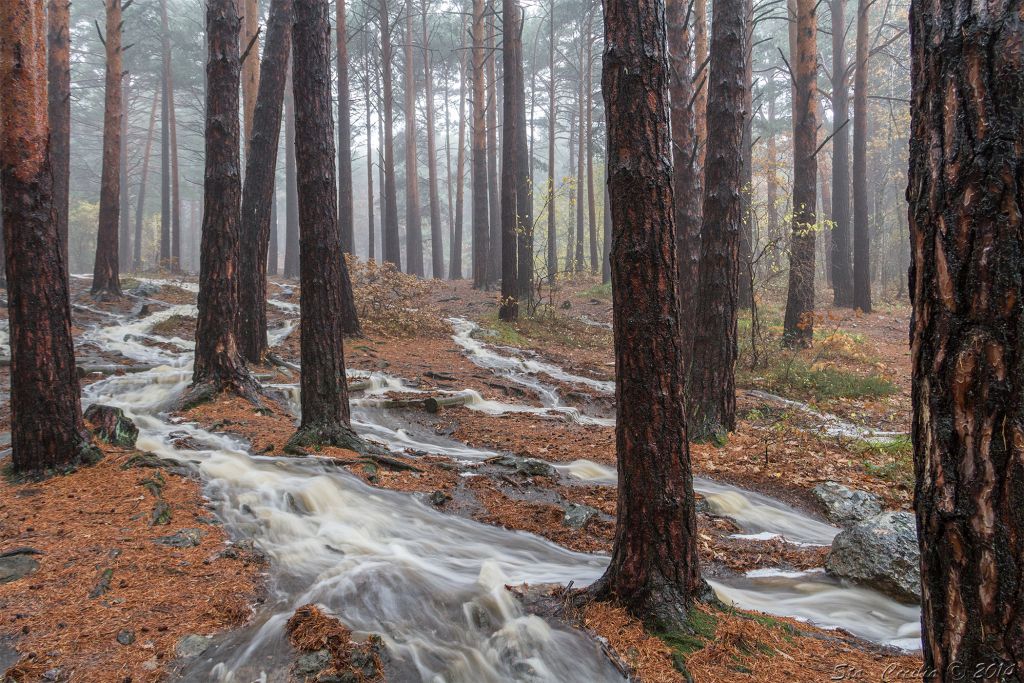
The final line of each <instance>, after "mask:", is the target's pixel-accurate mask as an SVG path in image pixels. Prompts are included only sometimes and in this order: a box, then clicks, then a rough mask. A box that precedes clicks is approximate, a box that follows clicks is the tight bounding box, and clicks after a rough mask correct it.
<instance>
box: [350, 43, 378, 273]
mask: <svg viewBox="0 0 1024 683" xmlns="http://www.w3.org/2000/svg"><path fill="white" fill-rule="evenodd" d="M368 34H369V30H364V31H363V52H364V53H365V54H366V73H365V74H364V77H363V94H364V95H365V96H366V214H367V221H366V222H367V225H366V237H367V256H368V257H369V259H370V260H371V261H372V260H373V259H374V257H376V251H377V250H376V246H377V245H376V243H375V242H376V239H375V234H374V233H375V232H376V226H375V225H374V215H373V119H372V117H371V107H370V56H369V55H370V45H369V39H368V38H367V35H368ZM353 229H354V228H353Z"/></svg>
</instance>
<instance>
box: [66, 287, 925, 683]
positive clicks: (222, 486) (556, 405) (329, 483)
mask: <svg viewBox="0 0 1024 683" xmlns="http://www.w3.org/2000/svg"><path fill="white" fill-rule="evenodd" d="M192 310H194V309H192ZM172 311H173V312H172ZM174 312H177V313H185V311H182V310H179V307H173V308H170V309H167V310H164V311H160V312H158V313H154V314H152V315H150V316H148V317H146V318H144V319H143V320H138V321H127V320H126V321H123V322H121V323H118V324H115V325H110V326H107V327H97V328H95V329H93V330H91V331H90V332H88V333H86V339H87V340H88V341H93V342H96V343H99V344H101V345H104V346H106V347H107V348H112V349H116V350H117V351H119V352H120V353H121V354H123V355H124V356H126V357H127V358H130V359H132V360H133V361H136V362H140V363H148V364H155V365H158V366H160V367H157V368H156V369H154V370H150V371H148V372H143V373H138V374H133V375H127V376H114V377H109V378H107V379H104V380H102V381H100V382H97V383H95V384H92V385H90V386H88V387H87V388H86V390H85V402H86V403H87V404H90V403H104V404H108V405H114V406H117V407H120V408H122V409H124V410H125V412H126V413H127V414H128V415H129V416H130V417H131V418H132V419H133V420H134V421H135V422H136V424H137V425H138V427H139V430H140V437H139V442H138V448H139V449H141V450H146V451H151V452H153V453H156V454H157V455H159V456H161V457H164V458H170V459H174V460H178V461H181V462H187V463H189V464H191V465H192V466H194V467H195V468H196V469H197V470H198V472H199V474H200V475H201V476H202V479H203V481H204V483H205V487H206V489H205V490H206V493H207V495H208V496H209V498H210V499H211V500H212V502H213V503H214V505H215V507H216V510H217V514H218V516H219V518H220V519H221V520H222V521H223V523H224V524H225V527H226V529H227V530H228V532H229V534H231V535H232V536H233V537H236V538H241V537H245V538H249V539H252V540H253V541H254V543H255V545H256V547H258V548H259V549H260V550H262V551H263V552H264V553H266V554H267V556H268V557H269V559H270V574H271V578H270V595H269V598H268V601H267V603H266V604H265V605H264V606H262V607H261V608H260V609H259V612H258V614H257V615H256V617H255V618H254V620H253V622H252V624H251V625H249V626H246V627H244V628H242V629H239V630H237V631H234V632H231V633H228V634H226V635H224V636H221V637H219V638H217V639H215V641H214V643H215V644H214V645H213V646H212V647H211V648H210V649H209V650H208V651H207V652H206V653H204V654H203V655H202V656H201V657H200V658H199V659H198V660H197V661H196V662H194V663H193V664H192V665H190V666H189V667H188V668H187V669H186V670H185V671H184V672H183V673H182V674H181V677H180V678H181V680H187V681H209V680H215V681H230V682H237V683H241V682H245V683H248V682H249V681H280V680H284V679H285V673H286V669H287V667H288V666H289V665H290V663H291V661H292V659H291V657H292V655H291V650H290V647H289V646H288V645H287V643H286V640H285V637H284V629H283V626H284V622H285V621H286V619H287V618H288V616H290V615H291V613H292V612H293V611H294V610H295V608H296V607H298V606H300V605H303V604H306V603H308V602H315V603H320V604H323V605H324V606H326V607H327V608H328V609H329V610H330V611H332V612H334V613H336V614H338V615H339V617H340V618H341V619H342V620H343V621H344V622H345V623H346V624H347V625H348V626H350V627H351V628H352V629H353V630H355V631H356V632H357V633H358V632H362V633H379V634H381V635H382V637H383V638H384V641H385V643H386V645H387V649H388V652H389V654H390V656H391V660H392V661H391V664H390V671H391V672H392V674H393V680H397V681H414V680H421V681H431V682H441V681H445V682H452V683H454V682H457V681H458V682H466V683H483V682H490V681H495V682H497V681H551V682H556V681H557V682H563V681H586V682H588V683H589V682H591V681H616V680H622V677H621V675H620V674H619V673H618V671H617V670H616V669H615V668H614V667H613V666H612V665H611V663H610V662H609V661H608V659H607V658H606V657H605V656H604V655H603V654H602V653H601V651H600V649H599V646H598V645H597V644H596V643H595V642H594V641H593V640H591V639H590V638H588V637H587V636H585V635H584V634H582V633H580V632H578V631H574V630H571V629H567V628H564V627H562V626H560V625H558V624H554V623H551V622H548V621H545V620H544V619H541V618H540V617H537V616H533V615H529V614H526V613H525V612H524V611H523V610H522V609H521V607H520V606H519V604H518V602H517V601H516V600H515V599H514V598H513V597H512V596H511V595H510V594H509V593H508V591H506V590H505V588H504V586H505V584H519V583H531V584H536V583H551V582H558V583H563V584H565V583H568V582H570V581H572V582H574V583H575V585H576V586H583V585H586V584H588V583H590V582H592V581H593V580H595V579H596V578H597V577H599V576H600V575H601V573H602V571H603V569H604V566H605V564H606V563H607V558H606V557H605V556H601V555H589V554H583V553H576V552H571V551H569V550H566V549H564V548H562V547H559V546H557V545H555V544H553V543H550V542H548V541H546V540H544V539H541V538H539V537H536V536H533V535H530V534H526V533H520V532H514V531H508V530H505V529H501V528H497V527H492V526H488V525H485V524H481V523H477V522H474V521H470V520H466V519H462V518H459V517H455V516H452V515H446V514H443V513H441V512H438V511H437V510H435V509H433V508H432V507H430V506H429V505H426V504H424V503H423V502H422V501H421V500H420V499H419V498H418V497H416V496H413V495H408V494H403V493H396V492H390V491H384V490H380V489H375V488H372V487H369V486H367V485H365V484H363V483H362V482H361V481H359V480H358V479H357V478H356V477H354V476H352V475H350V474H348V473H347V472H345V471H343V470H340V469H338V468H336V467H334V466H330V465H325V464H324V463H322V462H319V461H317V460H316V459H314V458H278V457H269V456H254V455H252V454H250V453H249V452H247V450H246V446H245V444H242V443H240V442H239V440H237V439H234V438H232V437H229V436H226V435H222V434H215V433H210V432H207V431H205V430H203V429H200V428H198V427H197V426H195V425H190V424H186V423H178V422H176V421H174V420H171V419H170V418H169V417H168V416H167V414H166V411H167V410H168V409H169V407H170V406H171V405H172V404H173V402H174V400H175V399H176V398H177V397H178V396H179V395H180V393H181V392H182V391H183V390H184V388H185V387H186V386H187V384H188V382H189V379H190V376H191V369H190V365H191V354H190V353H189V351H188V350H187V349H188V348H189V345H188V344H187V343H184V344H182V343H178V342H181V341H183V340H175V343H177V344H178V345H179V346H181V347H182V352H181V353H177V354H176V353H172V352H168V351H165V350H163V349H160V348H154V347H149V346H146V345H144V344H142V343H139V342H138V341H136V340H137V339H140V338H146V337H147V336H148V338H150V339H157V340H159V341H170V340H167V339H165V338H159V337H156V336H155V335H152V332H151V330H152V326H153V325H154V324H155V323H156V322H158V321H160V320H163V319H166V318H167V317H169V316H170V315H173V314H174ZM285 330H287V331H290V327H287V326H286V327H285V328H281V331H282V332H284V334H286V333H287V332H285ZM456 331H457V333H456V341H458V342H459V343H460V345H463V348H464V349H467V351H469V348H468V347H473V348H474V349H475V350H474V352H472V353H470V357H471V358H473V360H474V362H477V363H478V364H479V365H481V366H482V367H487V368H488V369H491V370H494V371H496V372H499V373H500V374H502V375H503V376H505V377H507V378H509V379H511V380H513V381H516V382H518V383H520V384H522V385H524V386H527V387H529V388H531V389H533V390H534V391H536V392H537V393H538V395H539V396H541V398H542V402H543V403H544V405H543V406H542V407H541V408H538V409H537V410H542V411H550V412H552V413H558V414H562V415H565V416H567V417H568V418H569V419H574V420H577V421H579V422H582V423H584V424H587V422H588V419H590V420H594V421H595V422H594V423H597V424H600V423H598V422H597V421H596V420H597V419H596V418H588V417H587V416H585V415H583V414H582V413H581V412H579V411H578V410H577V409H575V408H570V407H568V406H565V405H564V404H562V403H561V401H560V399H559V397H558V394H557V391H556V390H555V389H554V388H553V387H551V386H549V385H547V384H544V383H543V382H542V381H540V380H539V379H538V378H537V375H538V374H544V375H548V376H550V377H552V378H554V379H557V380H559V381H562V382H569V383H577V384H582V385H585V386H587V387H589V388H591V389H594V390H598V391H602V392H605V391H609V390H610V389H611V387H610V383H608V382H599V381H597V380H592V379H589V378H580V377H577V376H575V375H571V374H570V373H567V372H565V371H564V370H562V369H560V368H557V367H556V366H553V365H550V364H548V363H543V362H540V361H536V360H533V359H522V358H518V357H515V356H513V355H509V356H502V355H501V354H498V353H496V352H495V351H493V350H491V349H489V348H488V347H486V346H484V345H483V344H480V343H479V342H477V340H475V339H474V338H472V336H471V334H470V333H471V330H470V331H469V332H466V333H465V334H463V333H462V330H461V329H459V327H458V326H457V327H456ZM133 335H135V336H133ZM126 337H127V338H126ZM281 338H283V335H282V337H281ZM492 365H494V366H495V367H491V366H492ZM373 379H374V380H375V382H376V386H375V388H374V389H371V391H370V392H369V393H370V394H371V395H372V394H373V393H383V392H385V391H387V390H388V389H395V388H401V390H402V391H408V390H409V388H408V387H406V386H404V385H402V384H401V382H400V380H397V379H396V378H386V377H384V376H381V375H378V374H377V373H374V375H373ZM396 383H397V384H396ZM282 388H285V389H288V390H289V391H291V392H292V394H293V397H294V393H295V390H294V388H290V387H288V386H287V385H283V386H282ZM485 404H486V402H485ZM505 405H506V404H497V405H490V406H486V409H488V410H496V411H497V410H503V409H504V408H503V406H505ZM508 405H513V404H508ZM470 407H474V406H472V405H471V406H470ZM475 407H476V408H477V409H484V407H483V406H481V405H477V406H475ZM530 410H531V411H532V410H534V409H532V408H531V409H530ZM353 424H354V426H355V427H356V429H357V431H359V432H360V433H361V434H362V435H364V436H366V437H368V438H370V439H373V440H377V441H379V442H383V443H385V444H386V445H387V446H388V447H390V448H392V449H394V450H396V451H401V450H405V449H409V450H412V451H423V452H427V453H434V454H440V455H445V456H448V457H450V458H452V459H453V460H456V461H462V462H472V461H479V460H483V459H486V458H488V457H492V456H493V455H495V453H494V452H491V451H487V450H482V449H475V448H471V447H469V446H466V445H465V444H460V443H457V442H455V441H452V440H450V439H447V438H444V437H440V436H437V435H435V434H433V433H432V432H430V431H429V430H427V429H424V428H420V427H417V426H416V425H415V424H413V423H411V422H407V421H405V420H403V418H402V414H401V413H400V412H396V411H385V410H381V409H379V408H375V407H373V405H372V402H365V401H359V400H355V401H353ZM182 432H185V433H187V434H188V435H189V436H190V437H191V440H192V441H194V442H198V443H199V444H201V445H202V448H201V449H200V450H180V449H178V448H176V447H175V446H174V445H173V443H172V442H173V441H174V440H175V439H176V437H177V436H181V433H182ZM172 433H176V435H175V436H173V437H172ZM557 467H558V468H559V469H560V470H561V471H562V472H564V473H565V474H567V475H570V476H574V477H576V478H579V479H582V480H589V481H592V482H597V483H613V482H614V477H615V473H614V471H612V470H609V469H608V468H605V467H603V466H601V465H599V464H597V463H594V462H590V461H577V462H576V463H572V464H569V465H558V466H557ZM697 488H698V490H699V491H701V492H702V493H703V494H704V495H705V496H706V497H707V498H708V500H709V502H710V504H711V505H712V508H713V510H715V511H716V512H718V513H719V514H723V515H725V516H729V517H731V518H733V519H734V520H735V521H736V522H737V524H738V525H739V526H740V527H741V528H743V529H744V531H745V532H747V533H762V532H767V533H772V534H782V535H783V536H785V537H786V538H787V539H788V540H791V541H794V542H800V543H818V544H827V543H829V542H830V541H831V537H832V535H834V533H835V531H836V530H835V529H834V528H832V527H830V526H828V525H825V524H823V523H821V522H818V521H816V520H813V519H810V518H808V517H806V516H804V515H801V514H800V513H799V512H797V511H795V510H792V509H791V508H789V507H788V506H785V505H784V504H782V503H780V502H778V501H774V500H772V499H770V498H767V497H764V496H760V495H758V494H754V493H751V492H747V491H743V490H742V489H736V488H734V487H729V486H726V485H722V484H718V483H716V482H710V481H703V480H698V482H697ZM714 587H715V589H716V590H717V591H718V593H719V595H720V597H721V598H723V599H724V600H726V601H727V602H735V603H736V604H737V605H739V606H741V607H746V608H752V609H758V610H763V611H766V612H770V613H774V614H782V615H789V616H794V617H797V618H801V619H806V620H809V621H812V622H814V623H816V624H819V625H821V626H825V627H843V628H845V629H847V630H849V631H850V632H852V633H855V634H857V635H861V636H863V637H865V638H869V639H872V640H875V641H878V642H884V643H893V644H897V645H902V646H904V647H916V644H915V642H914V640H915V638H916V636H917V631H915V629H916V628H917V623H918V612H917V608H915V607H907V606H903V605H899V604H898V603H895V602H893V601H891V600H889V599H888V598H885V597H884V596H882V595H880V594H878V593H875V592H874V591H869V590H866V589H860V588H851V587H848V586H844V585H842V584H840V583H839V582H837V581H835V580H833V579H831V578H829V577H827V576H825V575H824V574H823V573H820V572H811V573H804V574H800V575H753V576H748V577H734V578H732V579H729V580H728V584H726V583H715V584H714Z"/></svg>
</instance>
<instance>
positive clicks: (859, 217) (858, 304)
mask: <svg viewBox="0 0 1024 683" xmlns="http://www.w3.org/2000/svg"><path fill="white" fill-rule="evenodd" d="M870 9H871V3H870V2H868V1H867V0H859V2H858V3H857V67H856V73H855V75H854V79H853V93H854V94H853V306H854V308H859V309H860V310H862V311H864V312H865V313H870V312H871V232H870V228H869V225H868V211H869V207H868V12H869V10H870Z"/></svg>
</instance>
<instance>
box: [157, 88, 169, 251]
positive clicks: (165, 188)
mask: <svg viewBox="0 0 1024 683" xmlns="http://www.w3.org/2000/svg"><path fill="white" fill-rule="evenodd" d="M160 88H161V90H162V91H163V96H162V97H161V98H160V256H159V258H158V259H157V267H158V268H169V267H170V265H171V121H170V118H171V113H170V111H171V110H170V107H169V105H168V102H169V101H170V90H171V89H170V87H169V84H168V83H167V70H166V69H164V70H162V72H161V75H160Z"/></svg>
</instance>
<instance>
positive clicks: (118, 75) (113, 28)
mask: <svg viewBox="0 0 1024 683" xmlns="http://www.w3.org/2000/svg"><path fill="white" fill-rule="evenodd" d="M104 10H105V14H106V36H105V40H104V47H105V48H106V55H107V59H106V76H105V80H104V103H103V162H102V164H103V165H102V167H101V169H100V209H99V227H98V229H97V232H96V259H95V261H94V262H93V271H92V294H93V295H94V296H95V295H99V296H113V297H119V296H121V281H120V279H119V271H118V252H119V251H120V250H119V248H118V228H119V226H118V223H119V216H118V212H119V211H120V208H121V168H120V159H121V116H122V107H123V104H124V103H123V102H122V98H123V95H124V89H123V88H122V87H121V86H122V83H121V80H122V72H123V71H124V60H123V58H122V55H121V27H122V22H121V0H105V2H104Z"/></svg>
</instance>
